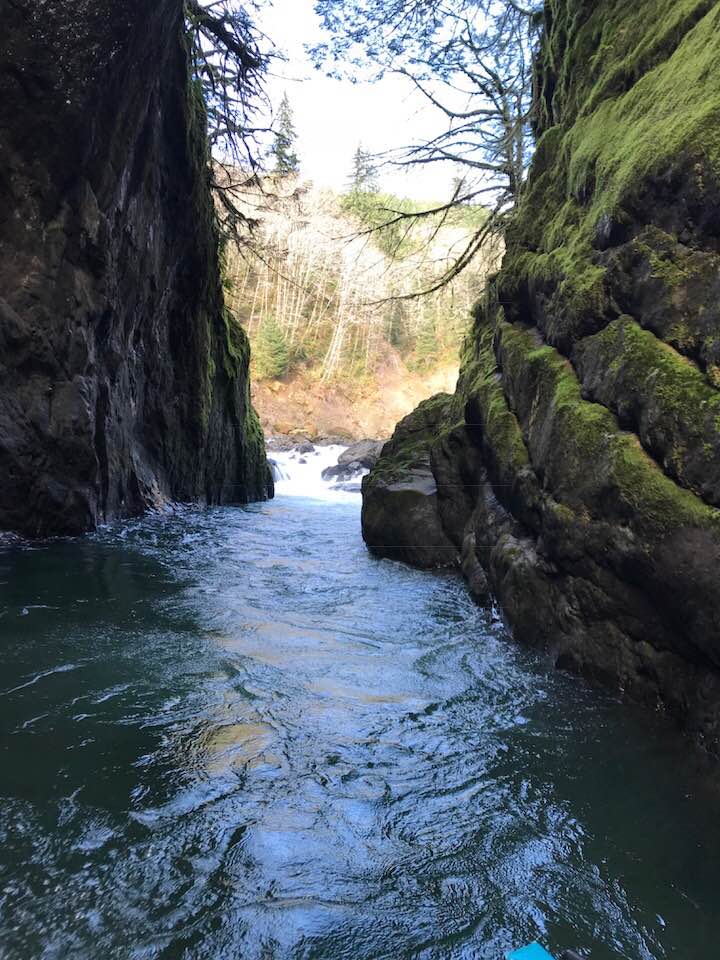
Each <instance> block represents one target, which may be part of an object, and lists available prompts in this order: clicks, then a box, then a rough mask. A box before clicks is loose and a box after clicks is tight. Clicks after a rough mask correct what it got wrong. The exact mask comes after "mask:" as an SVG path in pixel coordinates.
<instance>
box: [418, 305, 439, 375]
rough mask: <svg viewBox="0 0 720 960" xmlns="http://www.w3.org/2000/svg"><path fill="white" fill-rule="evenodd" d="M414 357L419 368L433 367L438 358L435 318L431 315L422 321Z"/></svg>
mask: <svg viewBox="0 0 720 960" xmlns="http://www.w3.org/2000/svg"><path fill="white" fill-rule="evenodd" d="M415 355H416V357H417V362H418V366H419V367H423V368H426V369H427V368H428V367H431V366H433V364H434V363H435V362H436V360H437V358H438V335H437V327H436V325H435V317H434V315H433V314H432V313H429V314H428V316H427V317H426V318H425V319H424V320H423V323H422V326H421V327H420V330H419V331H418V336H417V341H416V343H415Z"/></svg>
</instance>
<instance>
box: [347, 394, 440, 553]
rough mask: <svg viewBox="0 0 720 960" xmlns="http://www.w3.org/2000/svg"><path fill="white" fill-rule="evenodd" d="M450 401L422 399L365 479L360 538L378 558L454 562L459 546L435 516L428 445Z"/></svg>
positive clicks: (434, 496) (433, 482)
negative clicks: (361, 535) (422, 401)
mask: <svg viewBox="0 0 720 960" xmlns="http://www.w3.org/2000/svg"><path fill="white" fill-rule="evenodd" d="M450 399H451V398H450V397H449V396H447V395H445V394H443V395H441V396H440V397H437V398H433V400H431V401H425V403H423V404H421V405H420V406H419V407H418V408H417V410H415V411H414V412H413V413H411V414H410V415H409V416H407V417H405V419H404V420H401V421H400V423H399V424H398V425H397V427H396V428H395V433H394V434H393V436H392V439H391V440H389V441H388V443H386V444H385V446H384V447H383V448H382V455H381V457H380V459H379V461H378V462H377V465H376V467H375V469H374V470H373V471H372V473H370V474H369V475H368V476H366V477H365V478H364V479H363V484H362V494H363V509H362V532H363V538H364V540H365V542H366V543H367V544H368V546H369V547H370V548H371V549H372V550H373V552H374V553H376V554H378V556H383V557H389V558H391V559H393V560H403V561H405V562H406V563H410V564H412V565H413V566H417V567H423V568H426V569H429V568H433V567H448V566H453V565H454V564H455V563H456V562H457V560H458V550H457V545H456V544H454V543H453V542H452V541H451V540H450V539H449V537H448V536H447V534H446V533H445V531H444V529H443V525H442V523H441V520H440V516H439V513H438V488H437V484H436V482H435V476H434V474H433V471H432V470H431V468H430V453H429V442H428V441H429V439H432V438H433V437H434V435H435V433H436V431H438V430H439V429H440V426H441V424H442V423H443V419H444V417H445V414H446V412H447V408H448V405H449V403H450Z"/></svg>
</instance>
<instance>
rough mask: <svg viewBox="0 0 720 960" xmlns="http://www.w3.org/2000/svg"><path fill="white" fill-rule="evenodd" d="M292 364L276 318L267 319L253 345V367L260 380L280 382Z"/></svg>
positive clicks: (263, 321)
mask: <svg viewBox="0 0 720 960" xmlns="http://www.w3.org/2000/svg"><path fill="white" fill-rule="evenodd" d="M289 363H290V351H289V350H288V345H287V343H286V341H285V334H284V333H283V331H282V328H281V327H280V325H279V324H278V322H277V321H276V320H275V317H273V316H269V317H265V318H264V319H263V320H262V322H261V324H260V328H259V330H258V333H257V336H256V337H255V341H254V344H253V366H254V368H255V375H256V376H257V378H258V379H259V380H279V379H280V378H281V377H282V376H284V375H285V373H286V372H287V369H288V365H289Z"/></svg>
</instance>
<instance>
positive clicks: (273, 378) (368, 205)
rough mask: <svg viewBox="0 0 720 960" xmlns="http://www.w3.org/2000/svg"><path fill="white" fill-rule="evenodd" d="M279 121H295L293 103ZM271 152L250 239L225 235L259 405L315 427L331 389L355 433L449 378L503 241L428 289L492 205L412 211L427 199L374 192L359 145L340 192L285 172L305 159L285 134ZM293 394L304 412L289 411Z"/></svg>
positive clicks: (230, 284) (273, 426)
mask: <svg viewBox="0 0 720 960" xmlns="http://www.w3.org/2000/svg"><path fill="white" fill-rule="evenodd" d="M284 103H285V107H286V108H287V102H286V101H284ZM285 118H286V120H285V129H292V117H291V114H290V113H289V111H288V112H286V114H285ZM273 153H274V156H275V158H276V160H277V164H276V170H277V171H278V173H277V175H276V176H275V177H273V178H271V179H268V180H267V181H266V182H263V183H262V184H261V185H259V186H258V188H257V195H256V197H255V198H254V201H253V202H254V207H255V209H256V211H258V218H259V221H260V222H259V225H258V226H257V228H256V230H255V231H254V232H253V236H252V241H251V243H250V244H244V245H241V246H239V245H237V244H230V245H228V246H227V247H226V256H225V261H226V264H225V265H226V279H225V284H226V299H227V301H228V305H229V307H230V309H231V310H232V312H233V314H234V316H235V317H236V319H237V320H238V321H239V322H240V323H241V324H242V326H243V327H244V328H245V330H246V331H247V333H248V335H249V337H250V341H251V345H252V358H253V359H252V369H253V378H254V383H255V387H254V398H255V403H256V406H257V407H258V409H259V413H260V416H261V418H262V419H263V420H264V425H265V427H266V429H268V430H269V432H273V431H275V430H278V429H283V430H285V429H288V428H289V427H291V426H297V427H299V428H304V429H305V432H311V433H314V434H318V433H323V432H324V431H325V432H326V431H327V429H328V427H329V424H328V422H326V421H327V417H325V418H324V425H323V422H320V423H317V422H313V415H312V409H313V408H314V407H322V406H323V405H324V404H325V403H326V402H327V401H328V399H329V398H332V402H333V405H334V406H335V407H336V408H337V410H336V413H335V414H334V415H333V416H332V417H331V418H330V419H331V420H332V425H333V426H334V432H340V433H343V432H346V433H348V434H349V435H354V434H355V433H362V432H367V429H368V427H369V426H370V425H371V424H373V423H375V424H377V425H376V428H375V429H376V430H380V431H381V432H382V430H386V429H389V428H390V427H391V426H392V424H393V423H394V422H395V420H396V419H397V417H398V416H402V415H404V413H406V412H409V410H410V409H411V408H412V405H413V402H417V401H418V400H419V399H422V397H423V396H426V395H428V391H430V392H431V391H432V389H433V387H440V386H447V387H452V386H454V379H455V376H456V374H457V367H458V354H459V346H460V343H461V341H462V338H463V336H464V334H465V333H466V330H467V324H468V318H469V316H470V309H471V307H472V304H473V303H474V301H475V300H476V299H477V297H478V295H479V293H480V291H481V289H482V286H483V283H484V281H485V279H486V277H487V276H488V274H489V273H490V272H491V271H492V270H494V269H496V268H497V266H498V263H499V255H500V246H499V244H498V243H497V242H496V243H495V244H491V243H488V244H487V245H486V246H485V248H484V249H483V251H482V255H480V256H478V257H476V258H475V259H474V261H473V263H472V265H471V267H470V268H468V269H467V270H466V271H464V272H463V273H462V274H460V275H459V276H458V277H456V278H455V279H454V280H452V281H451V282H450V283H448V284H444V285H442V286H440V287H439V288H438V289H434V290H431V288H432V287H433V286H434V281H435V277H436V276H437V275H438V273H440V274H442V273H443V272H444V271H445V270H446V268H447V267H448V266H449V265H450V264H451V263H452V262H453V260H454V258H455V256H456V255H457V251H458V250H460V249H462V248H463V246H464V245H465V244H466V243H467V239H468V237H470V236H471V235H472V234H473V233H474V232H475V231H476V230H477V228H478V226H479V225H481V224H482V223H483V222H484V220H485V219H486V217H487V212H486V211H485V209H484V208H483V207H480V206H477V205H471V204H468V205H466V206H458V207H457V208H455V209H454V210H452V211H444V212H442V213H438V214H436V215H434V216H432V217H423V218H421V219H418V220H415V219H413V218H410V219H405V217H406V215H411V214H414V213H416V212H418V211H420V210H421V209H423V208H421V207H420V205H419V204H417V203H414V202H413V201H410V200H407V199H403V198H400V197H395V196H392V195H390V194H387V193H381V192H379V191H378V190H377V187H376V181H375V177H374V170H373V166H372V161H371V158H370V156H369V155H368V154H367V153H366V152H365V151H364V149H363V147H362V146H361V145H358V148H357V151H356V154H355V156H354V159H353V168H352V171H351V178H350V182H349V185H348V186H349V189H348V190H347V191H346V192H344V193H334V192H332V191H330V190H324V189H320V188H316V187H314V186H313V185H312V184H305V183H302V182H300V181H299V180H298V178H297V177H296V176H295V175H294V172H293V171H292V170H291V169H288V170H286V171H285V172H283V173H281V172H280V168H281V165H284V164H287V165H288V166H290V164H289V160H290V159H292V162H293V164H296V163H297V157H296V155H295V153H294V146H293V143H292V139H291V138H289V137H288V138H285V137H283V138H280V137H278V139H277V141H276V143H275V146H274V147H273ZM429 290H431V292H426V291H429ZM416 294H420V295H419V296H416ZM277 383H282V396H283V403H282V414H281V415H280V417H278V416H276V415H275V414H274V412H273V406H274V405H273V402H272V399H273V397H274V396H275V395H276V394H277V389H276V384H277ZM388 388H389V389H390V391H391V392H392V391H394V393H395V394H396V395H397V397H398V400H397V403H395V402H393V398H392V397H388ZM295 391H297V400H298V401H299V402H300V404H301V406H302V409H297V408H296V409H293V399H292V398H293V397H294V396H295ZM360 397H361V398H362V401H363V405H364V406H365V407H366V408H368V407H370V408H373V407H375V408H376V409H375V411H374V412H373V411H372V410H368V409H366V410H365V414H366V416H365V418H360V421H359V422H358V417H357V411H354V412H355V414H356V415H355V416H352V415H351V414H352V412H353V407H354V406H355V401H357V399H358V398H360ZM308 403H309V404H310V408H311V409H310V411H308V410H307V408H308ZM381 411H382V415H380V416H378V414H380V413H381ZM368 414H369V419H368ZM308 416H309V419H308ZM321 421H323V418H322V417H321Z"/></svg>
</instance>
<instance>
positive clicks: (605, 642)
mask: <svg viewBox="0 0 720 960" xmlns="http://www.w3.org/2000/svg"><path fill="white" fill-rule="evenodd" d="M544 17H545V27H544V35H543V40H542V47H541V50H540V53H539V57H538V59H537V63H536V94H535V96H536V110H535V135H536V138H537V150H536V154H535V157H534V159H533V162H532V166H531V169H530V174H529V178H528V182H527V185H526V187H525V189H524V194H523V195H522V196H521V199H520V203H519V207H518V210H517V215H516V217H515V219H514V221H513V224H512V226H511V228H510V230H509V232H508V235H507V237H506V242H507V250H506V254H505V258H504V261H503V264H502V268H501V270H500V272H499V273H498V275H497V276H496V277H495V278H493V280H492V281H491V283H490V284H489V286H488V290H487V294H486V296H485V298H484V299H483V301H482V302H481V303H480V304H479V305H478V307H477V308H476V311H475V317H474V325H473V328H472V332H471V333H470V335H469V336H468V338H467V340H466V343H465V346H464V352H463V358H462V371H461V375H460V381H459V384H458V388H457V392H456V394H455V395H454V396H452V397H451V396H447V395H446V396H438V397H435V398H434V399H433V400H430V401H426V402H425V403H423V404H422V405H421V406H420V407H419V408H418V409H417V410H416V411H415V413H413V414H412V415H410V416H409V417H408V418H407V419H406V420H404V421H403V422H402V423H401V424H400V425H399V426H398V427H397V430H396V432H395V435H394V437H393V440H392V441H391V442H390V443H389V444H388V445H387V446H386V447H385V449H384V451H383V457H382V459H381V460H380V463H379V464H378V466H377V467H376V469H375V471H374V472H373V474H372V475H371V476H370V477H369V478H368V479H367V480H366V481H365V484H364V504H363V533H364V536H365V540H366V541H367V543H368V544H369V545H370V547H371V548H372V549H373V550H374V551H375V552H376V553H379V554H381V555H386V556H394V557H398V558H400V559H403V560H405V561H407V562H410V563H415V564H417V565H419V566H423V567H433V566H449V565H453V564H455V563H460V564H461V566H462V570H463V572H464V574H465V576H466V579H467V580H468V583H469V585H470V588H471V590H472V592H473V594H474V595H475V596H476V597H477V598H478V599H479V600H480V601H481V602H489V601H490V600H491V599H492V598H497V600H498V602H499V603H500V604H501V606H502V609H503V611H504V614H505V616H506V617H507V620H508V623H509V625H510V627H511V629H512V631H513V634H514V636H515V637H516V638H517V639H519V640H521V641H524V642H527V643H531V644H533V645H536V646H539V647H541V648H543V649H546V650H549V651H550V652H551V654H552V656H553V657H554V658H555V661H556V663H557V664H558V666H561V667H566V668H569V669H572V670H575V671H578V672H581V673H582V674H584V675H585V676H586V677H588V678H590V679H591V680H594V681H597V682H600V683H602V684H605V685H611V686H612V687H614V688H616V689H620V690H621V691H623V692H624V693H625V694H627V695H628V696H629V697H631V698H633V699H637V700H641V701H643V702H645V703H647V704H648V705H649V706H651V707H656V706H659V707H662V708H664V709H666V710H667V711H668V712H669V713H670V714H671V715H672V716H673V717H674V718H676V719H677V720H678V721H679V722H680V724H681V725H682V726H683V727H685V728H686V729H688V730H689V731H691V732H692V733H693V735H695V737H696V738H697V739H698V740H700V741H701V742H702V743H703V744H704V745H705V746H706V747H707V748H708V749H709V750H710V751H712V752H713V753H718V752H719V751H720V606H719V604H720V599H719V598H720V579H719V578H720V563H719V561H720V512H718V505H719V504H720V418H719V416H718V415H719V414H720V394H719V393H718V388H719V387H720V379H719V376H720V366H719V363H720V353H718V350H719V349H720V346H719V344H720V341H719V340H718V322H719V320H720V316H719V313H718V310H719V302H720V301H719V298H718V295H719V293H720V250H719V242H720V145H719V141H718V129H719V128H720V89H719V84H718V78H717V71H716V68H715V64H716V62H717V57H718V54H720V7H718V4H717V3H715V2H708V0H695V2H682V3H678V2H675V0H669V2H663V0H640V2H638V3H636V4H634V5H633V9H632V11H628V9H627V5H626V4H624V3H620V2H613V0H603V2H600V3H589V2H585V3H582V2H577V0H550V2H549V3H548V4H547V5H546V11H545V14H544ZM388 531H391V533H390V535H389V533H388ZM427 531H429V534H428V533H427ZM418 544H419V546H418Z"/></svg>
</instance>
